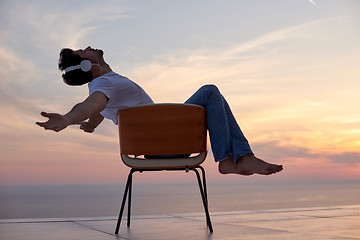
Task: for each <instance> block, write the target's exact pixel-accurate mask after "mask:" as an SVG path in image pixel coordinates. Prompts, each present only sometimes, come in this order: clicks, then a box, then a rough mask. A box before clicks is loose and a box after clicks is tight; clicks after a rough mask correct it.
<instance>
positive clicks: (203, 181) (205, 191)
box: [196, 166, 211, 226]
mask: <svg viewBox="0 0 360 240" xmlns="http://www.w3.org/2000/svg"><path fill="white" fill-rule="evenodd" d="M196 168H199V169H200V170H201V173H202V183H203V188H204V196H205V201H206V206H207V208H208V209H209V202H208V198H207V187H206V176H205V169H204V168H203V167H202V166H197V167H196ZM209 215H210V214H209ZM206 224H207V225H208V226H209V225H210V224H211V222H210V218H206Z"/></svg>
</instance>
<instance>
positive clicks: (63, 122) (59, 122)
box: [36, 112, 70, 132]
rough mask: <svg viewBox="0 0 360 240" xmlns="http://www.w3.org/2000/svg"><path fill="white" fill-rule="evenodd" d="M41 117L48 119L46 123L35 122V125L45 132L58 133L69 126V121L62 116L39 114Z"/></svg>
mask: <svg viewBox="0 0 360 240" xmlns="http://www.w3.org/2000/svg"><path fill="white" fill-rule="evenodd" d="M41 116H43V117H47V118H49V119H48V120H47V121H46V122H37V123H36V124H37V125H39V126H40V127H43V128H44V129H45V130H53V131H55V132H59V131H61V130H63V129H65V128H66V127H67V126H69V124H70V120H69V119H68V118H67V117H65V116H64V115H61V114H58V113H46V112H41Z"/></svg>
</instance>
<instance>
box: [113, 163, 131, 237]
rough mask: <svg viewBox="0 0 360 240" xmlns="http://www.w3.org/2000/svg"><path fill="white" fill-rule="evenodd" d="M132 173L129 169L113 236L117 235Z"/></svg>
mask: <svg viewBox="0 0 360 240" xmlns="http://www.w3.org/2000/svg"><path fill="white" fill-rule="evenodd" d="M133 172H134V171H133V169H131V170H130V172H129V175H128V179H127V181H126V186H125V191H124V196H123V200H122V203H121V208H120V212H119V217H118V221H117V224H116V230H115V234H118V233H119V228H120V223H121V218H122V215H123V212H124V207H125V202H126V197H127V194H128V190H129V186H130V185H129V183H130V182H131V179H132V174H133Z"/></svg>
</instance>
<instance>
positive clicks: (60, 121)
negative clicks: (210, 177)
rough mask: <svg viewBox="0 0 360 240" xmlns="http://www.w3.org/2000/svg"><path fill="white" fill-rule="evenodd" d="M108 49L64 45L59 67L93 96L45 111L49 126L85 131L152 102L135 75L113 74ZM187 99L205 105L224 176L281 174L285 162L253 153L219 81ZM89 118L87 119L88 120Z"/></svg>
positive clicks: (66, 78) (43, 124) (71, 81)
mask: <svg viewBox="0 0 360 240" xmlns="http://www.w3.org/2000/svg"><path fill="white" fill-rule="evenodd" d="M103 54H104V53H103V51H102V50H98V49H92V48H91V47H87V48H86V49H84V50H82V49H79V50H76V51H73V50H71V49H62V50H61V52H60V59H59V69H60V70H63V71H65V73H64V74H63V75H62V77H63V80H64V82H65V83H67V84H68V85H83V84H86V83H88V87H89V96H88V97H87V98H86V99H85V100H84V101H83V102H81V103H78V104H76V105H75V106H74V107H73V108H72V109H71V110H70V111H69V112H68V113H67V114H65V115H61V114H58V113H46V112H42V113H41V115H42V116H44V117H47V118H48V120H47V121H46V122H37V123H36V124H38V125H39V126H41V127H43V128H44V129H45V130H53V131H56V132H59V131H61V130H63V129H65V128H66V127H67V126H69V125H71V124H80V128H81V129H82V130H84V131H85V132H89V133H91V132H93V131H94V130H95V128H96V127H97V126H98V125H99V124H100V123H101V122H102V121H103V119H104V117H105V118H108V119H110V120H112V121H113V122H114V123H115V124H117V111H118V110H119V109H122V108H126V107H132V106H137V105H142V104H151V103H153V101H152V99H151V98H150V97H149V95H148V94H147V93H146V92H145V91H144V90H143V89H142V88H141V87H140V86H138V85H137V84H136V83H134V82H132V81H131V80H130V79H128V78H126V77H123V76H121V75H119V74H116V73H114V72H113V71H112V70H111V68H110V66H109V65H108V64H107V63H106V62H105V60H104V58H103ZM185 103H190V104H196V105H200V106H203V107H204V108H205V109H206V115H207V116H206V117H207V125H208V130H209V134H210V142H211V148H212V151H213V154H214V158H215V162H219V165H218V168H219V172H220V173H222V174H229V173H234V174H241V175H252V174H254V173H257V174H262V175H270V174H273V173H277V172H280V171H281V170H282V169H283V167H282V165H276V164H270V163H267V162H265V161H263V160H261V159H259V158H257V157H255V156H254V154H253V152H252V151H251V148H250V145H249V143H248V141H247V139H246V138H245V136H244V135H243V133H242V131H241V129H240V127H239V126H238V124H237V122H236V120H235V118H234V116H233V114H232V112H231V110H230V108H229V106H228V103H227V102H226V100H225V98H224V97H223V96H222V95H221V93H220V91H219V90H218V89H217V87H216V86H214V85H205V86H203V87H201V88H200V89H199V90H198V91H197V92H196V93H195V94H194V95H192V96H191V97H190V98H189V99H188V100H187V101H186V102H185ZM85 120H88V121H85Z"/></svg>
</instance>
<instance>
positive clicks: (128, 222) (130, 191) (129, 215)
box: [127, 171, 134, 227]
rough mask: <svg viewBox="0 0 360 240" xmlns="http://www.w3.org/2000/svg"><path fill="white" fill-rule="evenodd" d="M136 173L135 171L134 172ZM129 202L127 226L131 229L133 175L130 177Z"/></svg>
mask: <svg viewBox="0 0 360 240" xmlns="http://www.w3.org/2000/svg"><path fill="white" fill-rule="evenodd" d="M133 172H134V171H133ZM129 185H130V186H129V201H128V214H127V226H128V227H130V218H131V193H132V174H131V177H130V183H129Z"/></svg>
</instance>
